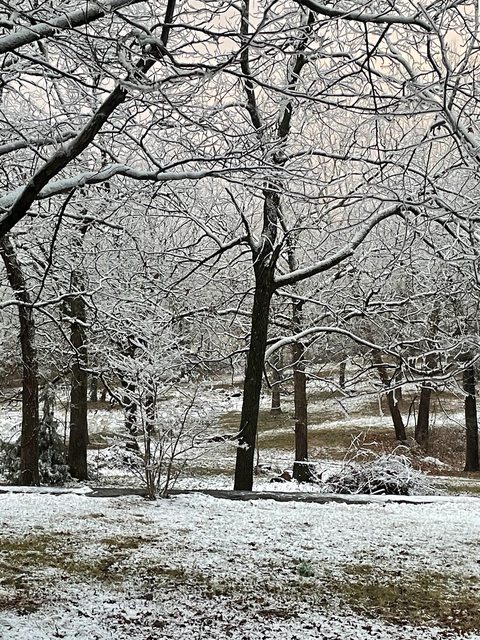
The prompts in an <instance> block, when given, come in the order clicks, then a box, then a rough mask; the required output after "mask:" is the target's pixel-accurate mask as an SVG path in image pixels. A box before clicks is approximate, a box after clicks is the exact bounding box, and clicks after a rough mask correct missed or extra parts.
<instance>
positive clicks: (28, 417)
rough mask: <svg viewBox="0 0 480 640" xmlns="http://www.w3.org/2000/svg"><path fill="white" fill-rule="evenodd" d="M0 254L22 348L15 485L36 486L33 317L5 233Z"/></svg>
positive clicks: (36, 369)
mask: <svg viewBox="0 0 480 640" xmlns="http://www.w3.org/2000/svg"><path fill="white" fill-rule="evenodd" d="M0 253H1V254H2V258H3V262H4V264H5V269H6V272H7V278H8V282H9V284H10V287H11V288H12V291H13V293H14V296H15V299H16V300H17V301H18V302H20V303H21V304H20V305H19V306H18V317H19V321H20V346H21V350H22V366H23V374H22V376H23V378H22V435H21V444H20V477H19V479H18V484H19V485H23V486H30V485H38V484H39V482H40V477H39V472H38V426H39V424H38V423H39V410H38V359H37V350H36V346H35V320H34V316H33V309H32V306H31V300H30V294H29V293H28V290H27V283H26V280H25V276H24V274H23V271H22V267H21V265H20V263H19V261H18V259H17V256H16V253H15V248H14V246H13V244H12V242H11V240H10V238H9V237H8V236H4V237H3V238H0Z"/></svg>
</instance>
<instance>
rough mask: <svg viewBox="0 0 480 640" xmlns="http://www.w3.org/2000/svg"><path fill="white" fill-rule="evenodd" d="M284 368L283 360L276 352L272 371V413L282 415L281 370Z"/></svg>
mask: <svg viewBox="0 0 480 640" xmlns="http://www.w3.org/2000/svg"><path fill="white" fill-rule="evenodd" d="M281 366H282V358H281V355H280V352H279V351H276V352H275V354H274V355H273V357H272V362H271V370H272V375H271V377H272V404H271V408H270V413H282V406H281V404H282V398H281V382H282V374H281V373H280V368H281Z"/></svg>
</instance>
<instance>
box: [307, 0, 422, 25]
mask: <svg viewBox="0 0 480 640" xmlns="http://www.w3.org/2000/svg"><path fill="white" fill-rule="evenodd" d="M296 2H297V3H298V4H299V5H301V6H302V7H307V8H308V9H311V10H312V11H315V12H316V13H318V14H320V15H322V16H327V17H329V18H341V19H342V20H353V21H354V22H363V23H373V24H400V25H402V24H404V25H408V26H416V27H420V28H421V29H424V30H425V31H431V30H432V25H431V24H429V23H428V22H426V21H425V20H422V19H421V18H418V17H417V16H405V15H401V14H398V13H385V12H379V13H369V12H368V11H364V10H363V9H358V8H355V9H353V8H348V7H345V8H344V9H342V8H340V7H339V6H338V5H337V6H335V7H332V6H330V5H326V4H323V3H321V2H317V0H296Z"/></svg>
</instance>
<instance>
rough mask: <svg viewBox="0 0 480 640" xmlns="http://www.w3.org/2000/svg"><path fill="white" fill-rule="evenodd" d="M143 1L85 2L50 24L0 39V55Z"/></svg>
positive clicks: (23, 30) (19, 31)
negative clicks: (80, 6)
mask: <svg viewBox="0 0 480 640" xmlns="http://www.w3.org/2000/svg"><path fill="white" fill-rule="evenodd" d="M143 1H144V0H107V1H106V2H101V3H100V2H87V3H86V4H85V6H83V7H82V8H81V9H77V10H76V11H72V12H71V13H66V14H64V15H63V16H61V17H59V18H55V19H53V20H51V21H50V22H41V23H40V24H36V25H33V26H28V27H22V28H21V29H18V30H17V31H14V32H13V33H9V34H8V35H7V36H3V38H0V53H8V52H10V51H15V50H16V49H19V48H20V47H23V46H25V45H27V44H32V43H33V42H38V41H39V40H43V39H44V38H48V37H50V36H53V35H55V34H56V33H57V32H58V31H65V30H67V31H71V30H72V29H75V28H76V27H81V26H82V25H85V24H88V23H90V22H94V21H95V20H98V19H99V18H103V17H104V16H105V15H107V14H108V13H112V12H114V11H117V10H118V9H123V8H125V7H128V6H130V5H132V4H138V3H139V2H143Z"/></svg>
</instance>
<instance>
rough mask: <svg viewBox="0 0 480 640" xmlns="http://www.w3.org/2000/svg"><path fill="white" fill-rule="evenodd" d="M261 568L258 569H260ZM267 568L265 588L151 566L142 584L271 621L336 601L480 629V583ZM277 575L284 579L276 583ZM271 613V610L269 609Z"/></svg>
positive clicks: (414, 621)
mask: <svg viewBox="0 0 480 640" xmlns="http://www.w3.org/2000/svg"><path fill="white" fill-rule="evenodd" d="M257 568H258V567H257ZM285 572H286V568H285V567H284V566H283V567H282V566H280V565H279V566H273V565H272V566H265V567H264V577H263V578H262V580H261V582H260V583H259V582H258V578H256V577H255V576H252V575H248V573H247V574H244V575H243V576H238V577H228V576H222V573H221V571H220V572H218V573H214V574H209V573H208V574H207V573H202V572H201V571H199V570H197V569H194V568H187V567H184V566H174V567H171V566H163V565H158V564H157V565H155V564H150V565H146V566H143V567H141V568H140V575H139V576H137V577H139V578H140V581H141V584H142V585H146V584H148V585H149V586H150V588H151V589H152V590H153V591H155V592H157V591H160V592H161V589H162V588H171V589H177V588H180V587H185V588H187V589H195V591H196V592H197V593H202V594H203V596H204V597H206V598H213V597H221V598H229V599H232V600H237V599H239V600H241V601H242V602H246V601H248V603H249V605H250V606H253V607H255V608H257V607H266V606H271V604H272V597H275V607H274V609H273V610H272V611H273V613H272V612H271V615H274V616H276V613H275V612H276V611H277V610H278V611H281V612H282V616H281V617H292V616H294V615H295V612H296V610H297V608H298V603H300V602H302V603H306V602H308V603H309V604H311V605H312V606H315V607H317V608H318V609H323V610H326V609H328V607H329V603H331V602H332V601H336V602H339V603H340V606H342V607H347V608H349V609H351V610H353V611H355V612H357V613H360V614H363V615H366V616H367V617H372V618H377V617H380V618H383V619H384V620H386V621H389V622H393V623H397V624H411V625H415V626H429V625H438V626H440V627H446V628H450V629H454V630H455V631H458V632H461V633H467V632H470V631H478V630H479V629H480V581H479V579H478V578H476V577H474V578H465V577H464V576H457V575H443V574H441V573H436V572H429V571H425V572H421V573H420V572H409V573H406V572H405V573H402V572H400V571H398V570H393V569H391V570H388V569H387V570H385V569H384V568H383V567H374V566H372V565H369V564H360V563H359V564H350V565H347V566H344V567H342V568H341V569H340V570H339V571H336V572H335V573H333V572H332V571H328V570H327V571H323V572H322V567H315V566H314V564H313V563H312V562H310V561H306V560H299V561H296V562H294V563H293V564H291V565H290V567H289V575H288V578H286V573H285ZM276 573H278V574H279V575H283V576H284V579H282V580H279V579H272V578H271V576H274V575H275V574H276ZM268 611H270V609H268Z"/></svg>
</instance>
